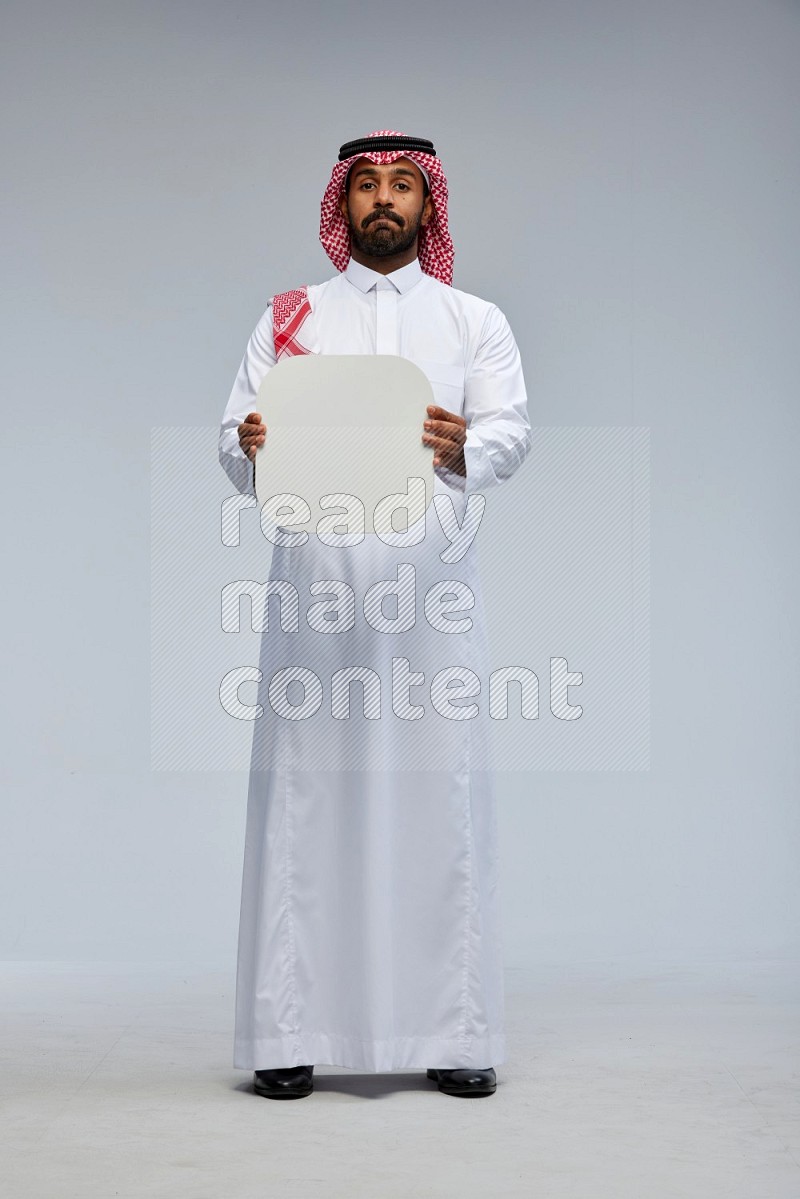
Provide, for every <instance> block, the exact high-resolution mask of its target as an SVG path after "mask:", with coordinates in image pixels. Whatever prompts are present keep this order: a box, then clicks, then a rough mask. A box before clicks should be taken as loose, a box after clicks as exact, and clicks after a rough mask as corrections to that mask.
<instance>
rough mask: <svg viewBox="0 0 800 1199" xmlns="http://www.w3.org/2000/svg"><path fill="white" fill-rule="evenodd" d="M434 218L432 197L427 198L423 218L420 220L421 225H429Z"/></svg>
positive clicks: (423, 207)
mask: <svg viewBox="0 0 800 1199" xmlns="http://www.w3.org/2000/svg"><path fill="white" fill-rule="evenodd" d="M432 216H433V200H432V199H431V198H430V196H429V195H428V196H426V197H425V203H424V204H423V205H422V216H421V217H420V219H419V223H420V225H427V223H428V221H429V220H430V219H431V217H432Z"/></svg>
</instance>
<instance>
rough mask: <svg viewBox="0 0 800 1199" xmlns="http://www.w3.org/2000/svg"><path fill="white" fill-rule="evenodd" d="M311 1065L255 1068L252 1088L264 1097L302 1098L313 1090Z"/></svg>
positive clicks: (312, 1069) (312, 1068)
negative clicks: (268, 1068) (272, 1068)
mask: <svg viewBox="0 0 800 1199" xmlns="http://www.w3.org/2000/svg"><path fill="white" fill-rule="evenodd" d="M313 1074H314V1067H313V1066H286V1067H284V1068H282V1069H279V1070H256V1072H255V1074H254V1075H253V1090H254V1091H255V1093H256V1095H263V1096H264V1097H265V1099H302V1098H304V1096H306V1095H310V1094H311V1092H312V1091H313V1090H314V1079H313Z"/></svg>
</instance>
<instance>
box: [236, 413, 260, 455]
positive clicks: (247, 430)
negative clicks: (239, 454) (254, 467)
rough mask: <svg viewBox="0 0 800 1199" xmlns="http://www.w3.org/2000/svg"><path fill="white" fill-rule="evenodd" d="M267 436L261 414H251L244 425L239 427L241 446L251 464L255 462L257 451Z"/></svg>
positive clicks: (245, 419)
mask: <svg viewBox="0 0 800 1199" xmlns="http://www.w3.org/2000/svg"><path fill="white" fill-rule="evenodd" d="M266 436H267V426H266V425H265V424H264V423H263V422H262V420H261V413H260V412H249V413H248V414H247V416H246V417H245V418H244V424H242V425H239V445H240V446H241V447H242V450H243V451H244V454H245V456H246V457H247V458H249V459H250V461H251V462H254V461H255V456H256V450H257V449H258V447H259V446H262V445H263V444H264V441H265V439H266Z"/></svg>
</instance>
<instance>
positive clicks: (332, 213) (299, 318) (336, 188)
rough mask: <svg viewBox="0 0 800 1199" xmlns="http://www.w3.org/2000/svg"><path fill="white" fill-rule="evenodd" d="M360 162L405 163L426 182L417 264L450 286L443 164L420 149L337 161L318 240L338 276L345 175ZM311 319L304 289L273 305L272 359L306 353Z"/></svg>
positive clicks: (342, 263)
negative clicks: (304, 329) (426, 209)
mask: <svg viewBox="0 0 800 1199" xmlns="http://www.w3.org/2000/svg"><path fill="white" fill-rule="evenodd" d="M405 136H406V134H404V133H398V132H397V130H395V129H377V130H376V131H375V132H374V133H368V134H367V138H370V137H405ZM359 158H368V159H369V160H370V162H374V163H376V164H377V165H378V166H384V165H385V164H387V163H392V162H395V161H396V160H397V159H398V158H408V159H410V160H411V162H413V163H415V164H416V165H417V166H418V167H420V168H421V169H422V170H423V171H424V172H425V174H426V175H427V177H428V184H429V187H430V193H431V207H432V212H431V219H430V220H429V221H428V224H427V225H423V226H422V227H421V228H420V231H419V243H418V245H419V265H420V266H421V267H422V270H423V271H424V272H425V274H426V275H432V276H433V277H434V279H438V280H439V281H440V282H441V283H446V284H447V286H448V287H450V286H452V283H453V258H454V257H455V251H454V249H453V242H452V240H451V237H450V231H449V229H448V228H447V179H446V178H445V173H444V171H443V170H442V164H441V162H440V161H439V159H438V158H437V157H436V156H435V155H433V154H424V153H422V152H421V151H418V150H373V151H369V150H367V151H362V152H361V153H360V154H354V155H353V156H352V157H351V158H345V159H343V160H342V161H341V162H337V163H336V166H335V167H334V168H333V172H332V174H331V178H330V182H329V183H328V186H327V188H326V189H325V195H324V196H323V198H322V206H321V217H320V224H319V240H320V241H321V242H322V245H323V247H324V248H325V253H326V254H327V255H328V257H329V258H330V260H331V262H332V263H333V265H334V266H335V267H336V269H337V271H343V270H344V269H345V267H346V266H347V264H348V262H349V261H350V229H349V227H348V224H347V221H346V220H345V218H344V217H343V216H342V214H341V212H340V210H339V199H340V197H341V195H342V192H343V191H344V181H345V179H346V178H347V172H348V171H349V170H350V168H351V166H352V165H353V163H354V162H357V161H358V159H359ZM310 315H311V305H310V303H309V300H308V292H307V290H306V288H305V287H301V288H295V289H294V290H293V291H285V292H283V293H282V294H281V295H278V296H274V297H273V301H272V327H273V337H274V340H275V356H276V360H277V359H280V358H283V357H292V356H294V355H296V354H308V353H309V352H310V351H309V350H308V349H307V348H306V346H304V345H303V343H302V342H301V341H300V340H299V338H298V333H299V331H300V328H301V326H302V324H303V322H304V321H305V320H306V318H307V317H308V316H310Z"/></svg>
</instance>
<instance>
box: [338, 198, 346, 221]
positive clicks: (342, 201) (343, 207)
mask: <svg viewBox="0 0 800 1199" xmlns="http://www.w3.org/2000/svg"><path fill="white" fill-rule="evenodd" d="M339 212H340V213H341V214H342V216H343V217H344V219H345V220H347V192H342V194H341V195H340V196H339Z"/></svg>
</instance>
